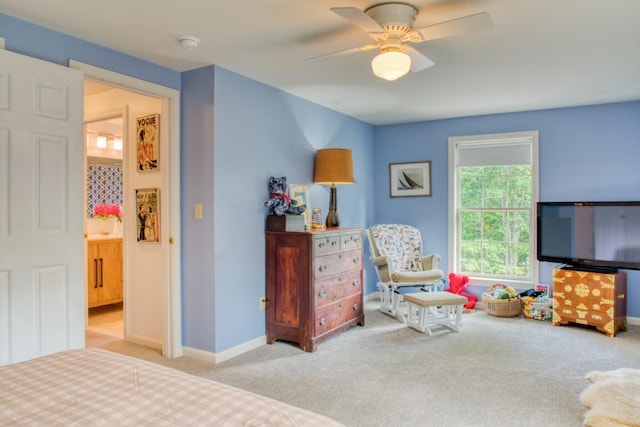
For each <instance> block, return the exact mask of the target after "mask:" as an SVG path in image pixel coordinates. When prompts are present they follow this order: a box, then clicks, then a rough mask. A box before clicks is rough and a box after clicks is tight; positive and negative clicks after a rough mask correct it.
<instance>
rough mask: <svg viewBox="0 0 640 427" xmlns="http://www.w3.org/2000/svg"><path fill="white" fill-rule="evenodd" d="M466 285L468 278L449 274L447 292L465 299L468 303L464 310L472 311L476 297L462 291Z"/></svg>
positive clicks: (476, 300)
mask: <svg viewBox="0 0 640 427" xmlns="http://www.w3.org/2000/svg"><path fill="white" fill-rule="evenodd" d="M468 283H469V277H467V276H463V275H462V274H456V273H449V289H447V292H451V293H452V294H456V295H462V296H463V297H467V299H468V300H469V301H468V302H467V303H466V304H465V305H464V308H468V309H472V308H473V307H475V306H476V303H477V302H478V297H477V296H475V295H471V294H469V293H467V292H465V291H464V290H465V289H466V288H467V284H468Z"/></svg>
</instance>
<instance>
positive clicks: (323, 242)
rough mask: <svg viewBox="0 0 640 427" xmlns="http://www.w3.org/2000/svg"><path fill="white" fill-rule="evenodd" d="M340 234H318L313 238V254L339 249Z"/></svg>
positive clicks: (317, 254)
mask: <svg viewBox="0 0 640 427" xmlns="http://www.w3.org/2000/svg"><path fill="white" fill-rule="evenodd" d="M340 241H341V238H340V236H326V237H325V236H318V237H315V238H314V239H313V255H314V256H319V255H326V254H330V253H333V252H337V251H339V250H340Z"/></svg>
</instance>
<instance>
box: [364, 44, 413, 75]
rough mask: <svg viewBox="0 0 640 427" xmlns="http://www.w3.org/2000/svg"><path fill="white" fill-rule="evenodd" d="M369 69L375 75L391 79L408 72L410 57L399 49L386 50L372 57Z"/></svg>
mask: <svg viewBox="0 0 640 427" xmlns="http://www.w3.org/2000/svg"><path fill="white" fill-rule="evenodd" d="M371 69H372V70H373V74H375V75H376V76H377V77H380V78H381V79H385V80H389V81H393V80H396V79H399V78H400V77H402V76H404V75H405V74H407V73H408V72H409V70H410V69H411V57H410V56H409V55H407V54H406V53H404V52H400V51H399V50H388V51H385V52H382V53H380V54H379V55H376V57H375V58H373V60H372V61H371Z"/></svg>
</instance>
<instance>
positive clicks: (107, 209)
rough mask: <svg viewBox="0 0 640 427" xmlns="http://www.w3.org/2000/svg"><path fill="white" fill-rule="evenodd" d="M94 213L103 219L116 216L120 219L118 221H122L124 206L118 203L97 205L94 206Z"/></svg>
mask: <svg viewBox="0 0 640 427" xmlns="http://www.w3.org/2000/svg"><path fill="white" fill-rule="evenodd" d="M93 215H94V216H97V217H98V218H102V219H107V218H111V217H112V216H114V217H116V218H117V219H118V222H122V208H121V207H120V205H118V204H116V203H113V204H106V203H104V204H99V205H95V206H94V207H93Z"/></svg>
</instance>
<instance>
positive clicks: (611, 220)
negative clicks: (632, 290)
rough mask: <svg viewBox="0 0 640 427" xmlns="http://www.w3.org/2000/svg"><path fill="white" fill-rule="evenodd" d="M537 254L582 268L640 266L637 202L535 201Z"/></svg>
mask: <svg viewBox="0 0 640 427" xmlns="http://www.w3.org/2000/svg"><path fill="white" fill-rule="evenodd" d="M537 227H538V229H537V237H538V241H537V251H536V252H537V258H538V260H539V261H548V262H557V263H561V264H566V266H567V267H572V268H576V269H584V270H599V269H603V270H617V269H618V268H622V269H632V270H640V202H539V203H538V205H537Z"/></svg>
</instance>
